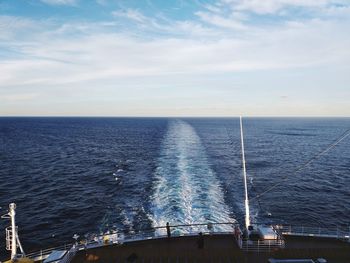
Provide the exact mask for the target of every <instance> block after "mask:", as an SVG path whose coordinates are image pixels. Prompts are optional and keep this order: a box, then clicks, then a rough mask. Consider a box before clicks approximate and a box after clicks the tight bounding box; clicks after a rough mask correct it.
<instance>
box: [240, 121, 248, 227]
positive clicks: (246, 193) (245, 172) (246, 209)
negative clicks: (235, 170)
mask: <svg viewBox="0 0 350 263" xmlns="http://www.w3.org/2000/svg"><path fill="white" fill-rule="evenodd" d="M239 123H240V127H241V146H242V164H243V178H244V193H245V200H244V205H245V227H246V229H248V227H249V226H250V219H249V200H248V187H247V171H246V168H245V155H244V141H243V125H242V116H240V117H239Z"/></svg>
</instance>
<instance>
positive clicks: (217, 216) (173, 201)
mask: <svg viewBox="0 0 350 263" xmlns="http://www.w3.org/2000/svg"><path fill="white" fill-rule="evenodd" d="M153 193H154V194H153V196H152V213H153V214H152V215H151V216H150V217H151V219H152V220H153V224H154V226H164V225H165V224H166V222H169V223H170V224H179V223H181V224H193V223H206V222H233V221H235V219H234V218H232V217H231V216H230V210H229V208H228V206H227V205H226V204H225V202H224V196H223V191H222V188H221V185H220V183H219V182H218V180H217V178H216V176H215V174H214V172H213V170H212V169H211V168H210V165H209V163H208V158H207V156H206V153H205V149H204V146H203V145H202V143H201V140H200V138H199V136H198V135H197V133H196V132H195V130H194V129H193V128H192V126H191V125H189V124H188V123H186V122H184V121H173V122H171V123H170V124H169V128H168V131H167V134H166V136H165V138H164V140H163V145H162V149H161V154H160V158H159V165H158V168H157V169H156V172H155V181H154V187H153ZM229 228H230V229H231V227H229ZM225 229H227V227H225V226H218V227H216V228H215V230H218V231H219V230H225ZM191 230H193V229H187V231H191ZM187 231H186V230H185V231H184V232H187Z"/></svg>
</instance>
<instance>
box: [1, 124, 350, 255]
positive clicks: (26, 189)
mask: <svg viewBox="0 0 350 263" xmlns="http://www.w3.org/2000/svg"><path fill="white" fill-rule="evenodd" d="M243 124H244V132H245V151H246V161H247V172H248V180H249V184H248V188H249V195H250V197H251V198H252V199H253V198H254V197H255V196H257V194H259V193H262V192H263V191H264V190H266V189H268V188H269V187H271V186H272V185H275V184H278V183H279V185H277V186H276V187H275V188H274V189H273V190H271V191H270V192H268V193H266V194H264V195H263V196H261V197H260V198H255V199H253V200H252V201H251V214H252V220H253V221H255V222H274V223H288V224H298V225H308V226H323V227H325V226H336V225H350V136H349V137H347V138H346V139H344V140H343V141H342V142H341V143H340V144H339V145H337V146H336V147H334V148H333V149H331V150H330V151H328V152H327V153H325V154H324V155H323V156H321V157H320V158H318V159H317V160H315V161H313V162H312V163H311V164H310V165H309V166H307V167H306V168H305V169H303V170H302V171H300V172H299V173H293V171H295V170H296V169H297V168H299V167H301V166H302V165H303V164H304V163H305V162H306V161H307V160H308V159H310V158H311V157H313V156H315V154H317V153H318V152H320V151H321V150H323V149H325V148H327V146H328V145H330V144H331V143H332V142H334V141H335V140H336V139H337V138H338V137H339V136H340V135H341V134H343V133H344V132H345V131H346V130H348V129H349V128H350V118H245V119H244V120H243ZM239 136H240V133H239V119H238V118H182V119H176V118H0V207H1V209H0V212H1V214H4V213H6V210H7V206H8V204H9V203H10V202H16V203H17V223H18V225H19V233H20V238H21V241H22V244H23V245H24V248H25V249H26V250H27V251H31V250H35V249H39V248H42V247H48V246H53V245H58V244H62V243H63V242H71V241H72V236H73V235H74V234H75V233H78V234H79V235H81V236H84V235H85V234H89V233H100V232H104V231H107V230H108V229H123V230H124V231H125V232H131V233H134V232H137V231H138V230H139V229H142V228H149V227H153V226H159V225H164V224H165V223H166V222H170V223H172V224H176V223H184V224H190V223H206V222H209V221H210V222H228V221H234V220H237V221H238V222H240V223H241V224H242V225H243V223H244V205H243V200H244V189H243V179H242V167H241V149H240V137H239ZM268 214H271V215H268ZM7 225H8V221H6V220H5V219H2V220H1V221H0V228H1V229H4V228H5V227H6V226H7ZM219 230H224V229H219ZM0 233H1V234H0V245H1V247H0V251H1V252H0V254H4V253H5V248H4V247H5V242H4V231H2V230H1V232H0Z"/></svg>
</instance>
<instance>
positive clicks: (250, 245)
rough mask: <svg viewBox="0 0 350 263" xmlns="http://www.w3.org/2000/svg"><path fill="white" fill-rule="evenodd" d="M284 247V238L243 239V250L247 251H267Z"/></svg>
mask: <svg viewBox="0 0 350 263" xmlns="http://www.w3.org/2000/svg"><path fill="white" fill-rule="evenodd" d="M281 248H284V240H283V239H277V240H274V239H272V240H257V241H252V240H243V241H242V250H244V251H247V252H256V253H266V252H271V251H276V250H278V249H281Z"/></svg>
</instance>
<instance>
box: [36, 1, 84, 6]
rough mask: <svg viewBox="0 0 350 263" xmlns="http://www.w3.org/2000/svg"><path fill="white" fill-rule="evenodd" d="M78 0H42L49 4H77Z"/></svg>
mask: <svg viewBox="0 0 350 263" xmlns="http://www.w3.org/2000/svg"><path fill="white" fill-rule="evenodd" d="M77 1H78V0H41V2H43V3H45V4H49V5H76V4H77Z"/></svg>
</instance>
